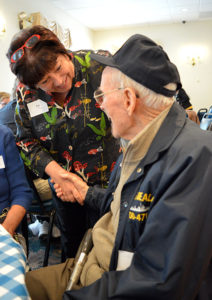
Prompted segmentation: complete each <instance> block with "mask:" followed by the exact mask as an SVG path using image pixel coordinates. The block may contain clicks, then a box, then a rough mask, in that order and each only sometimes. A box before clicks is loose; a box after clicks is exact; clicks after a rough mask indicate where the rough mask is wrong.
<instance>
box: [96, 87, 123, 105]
mask: <svg viewBox="0 0 212 300" xmlns="http://www.w3.org/2000/svg"><path fill="white" fill-rule="evenodd" d="M123 89H124V88H117V89H114V90H111V91H108V92H105V93H103V92H102V90H101V89H97V90H96V91H95V92H94V94H93V97H94V99H95V100H96V102H97V103H98V104H99V105H102V103H103V101H104V95H106V94H110V93H113V92H115V91H119V90H123Z"/></svg>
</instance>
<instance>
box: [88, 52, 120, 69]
mask: <svg viewBox="0 0 212 300" xmlns="http://www.w3.org/2000/svg"><path fill="white" fill-rule="evenodd" d="M91 58H92V59H94V60H96V61H98V62H99V63H100V64H102V65H105V66H109V67H112V68H117V69H118V68H119V67H118V66H117V65H116V64H115V62H114V59H113V57H112V56H103V55H100V54H94V53H91Z"/></svg>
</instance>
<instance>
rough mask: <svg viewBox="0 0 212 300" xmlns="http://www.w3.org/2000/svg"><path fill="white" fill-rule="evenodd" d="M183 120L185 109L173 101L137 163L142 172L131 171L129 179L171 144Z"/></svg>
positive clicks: (184, 118) (183, 122)
mask: <svg viewBox="0 0 212 300" xmlns="http://www.w3.org/2000/svg"><path fill="white" fill-rule="evenodd" d="M185 122H186V113H185V110H184V109H183V108H182V107H181V106H180V105H179V104H178V103H174V104H173V105H172V107H171V109H170V110H169V113H168V114H167V116H166V118H165V120H164V122H163V123H162V125H161V127H160V129H159V130H158V132H157V134H156V136H155V138H154V139H153V141H152V144H151V145H150V147H149V150H148V152H147V153H146V155H145V157H144V158H143V159H142V160H141V162H140V163H139V165H138V168H140V169H142V172H140V173H136V172H133V174H132V176H131V177H130V178H129V181H131V180H134V179H136V178H137V177H138V176H140V175H142V174H143V172H144V169H145V166H147V165H149V164H152V163H153V162H154V161H156V160H157V159H158V157H159V156H160V154H161V153H162V152H164V151H166V150H167V149H168V148H169V147H170V146H171V144H172V143H173V142H174V141H175V139H176V138H177V136H178V135H179V134H180V132H181V130H182V129H183V127H184V126H185Z"/></svg>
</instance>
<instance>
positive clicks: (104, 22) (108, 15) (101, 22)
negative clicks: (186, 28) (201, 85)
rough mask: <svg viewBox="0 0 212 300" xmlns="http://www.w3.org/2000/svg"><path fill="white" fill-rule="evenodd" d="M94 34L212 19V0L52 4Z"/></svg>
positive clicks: (67, 0) (72, 0)
mask: <svg viewBox="0 0 212 300" xmlns="http://www.w3.org/2000/svg"><path fill="white" fill-rule="evenodd" d="M51 1H52V4H53V5H54V6H56V7H59V8H61V9H62V10H64V11H65V12H66V13H68V14H70V16H71V17H72V18H74V19H75V20H77V21H79V22H80V23H82V24H84V25H85V26H87V27H88V28H90V29H93V30H102V29H111V28H120V27H124V26H133V25H134V26H135V25H146V24H159V23H160V24H164V23H178V22H183V21H186V22H189V21H201V20H208V19H212V0H51Z"/></svg>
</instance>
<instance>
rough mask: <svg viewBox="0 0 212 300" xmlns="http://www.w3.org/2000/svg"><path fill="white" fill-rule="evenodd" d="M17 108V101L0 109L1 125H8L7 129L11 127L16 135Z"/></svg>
mask: <svg viewBox="0 0 212 300" xmlns="http://www.w3.org/2000/svg"><path fill="white" fill-rule="evenodd" d="M15 108H16V99H14V100H12V101H10V102H8V103H7V105H5V106H4V107H3V108H2V109H0V125H6V126H7V127H9V128H10V129H11V130H12V132H13V133H14V135H15V134H16V131H17V128H16V125H15Z"/></svg>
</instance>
